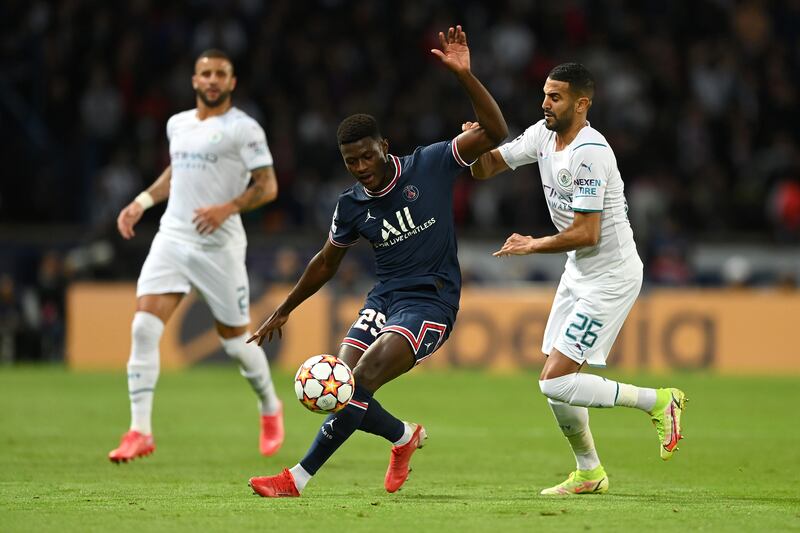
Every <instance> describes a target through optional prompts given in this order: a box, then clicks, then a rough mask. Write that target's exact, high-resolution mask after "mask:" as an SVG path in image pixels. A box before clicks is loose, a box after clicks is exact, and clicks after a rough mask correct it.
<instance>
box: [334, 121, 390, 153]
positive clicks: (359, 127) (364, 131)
mask: <svg viewBox="0 0 800 533" xmlns="http://www.w3.org/2000/svg"><path fill="white" fill-rule="evenodd" d="M364 137H370V138H372V139H378V140H380V139H383V135H381V131H380V128H378V121H377V120H375V117H373V116H372V115H366V114H364V113H358V114H356V115H350V116H349V117H347V118H346V119H344V120H343V121H342V123H341V124H339V128H338V129H337V130H336V139H337V140H338V141H339V145H340V146H341V145H343V144H347V143H352V142H356V141H359V140H361V139H363V138H364Z"/></svg>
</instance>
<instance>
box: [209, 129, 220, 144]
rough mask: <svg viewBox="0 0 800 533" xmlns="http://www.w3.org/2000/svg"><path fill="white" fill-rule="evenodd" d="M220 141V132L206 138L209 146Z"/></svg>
mask: <svg viewBox="0 0 800 533" xmlns="http://www.w3.org/2000/svg"><path fill="white" fill-rule="evenodd" d="M221 140H222V132H221V131H215V132H214V133H212V134H211V136H210V137H209V138H208V142H210V143H211V144H218V143H219V142H220V141H221Z"/></svg>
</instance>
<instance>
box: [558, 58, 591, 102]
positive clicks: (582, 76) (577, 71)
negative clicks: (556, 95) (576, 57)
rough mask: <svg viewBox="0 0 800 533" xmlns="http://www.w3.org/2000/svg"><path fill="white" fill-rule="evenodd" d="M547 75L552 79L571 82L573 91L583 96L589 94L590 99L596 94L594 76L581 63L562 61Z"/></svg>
mask: <svg viewBox="0 0 800 533" xmlns="http://www.w3.org/2000/svg"><path fill="white" fill-rule="evenodd" d="M547 77H548V78H550V79H551V80H556V81H565V82H567V83H569V88H570V90H571V91H573V92H574V93H576V94H579V95H581V96H587V97H589V99H590V100H591V98H592V97H593V96H594V76H592V73H591V72H589V69H587V68H586V67H584V66H583V65H581V64H580V63H561V64H560V65H558V66H556V67H555V68H553V70H551V71H550V74H548V75H547Z"/></svg>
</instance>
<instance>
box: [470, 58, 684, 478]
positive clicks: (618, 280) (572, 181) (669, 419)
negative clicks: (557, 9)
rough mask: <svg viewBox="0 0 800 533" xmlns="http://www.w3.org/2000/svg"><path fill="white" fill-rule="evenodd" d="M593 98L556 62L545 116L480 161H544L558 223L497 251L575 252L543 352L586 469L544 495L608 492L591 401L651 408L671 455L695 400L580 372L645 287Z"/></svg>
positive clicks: (485, 167) (547, 390) (602, 360)
mask: <svg viewBox="0 0 800 533" xmlns="http://www.w3.org/2000/svg"><path fill="white" fill-rule="evenodd" d="M593 95H594V79H593V78H592V75H591V74H590V73H589V71H588V70H586V68H585V67H583V66H582V65H579V64H577V63H565V64H562V65H559V66H557V67H555V68H554V69H553V70H552V71H551V72H550V74H549V75H548V78H547V80H546V82H545V84H544V101H543V103H542V109H543V110H544V119H543V120H540V121H539V122H537V123H536V124H534V125H533V126H531V127H529V128H528V129H527V130H525V132H524V133H523V134H522V135H520V136H519V137H517V138H516V139H514V140H513V141H511V142H509V143H506V144H504V145H503V146H501V147H500V148H498V149H496V150H492V151H491V152H489V153H487V154H484V155H483V156H481V157H480V158H479V159H478V161H477V162H476V163H475V164H474V165H473V166H472V167H471V171H472V174H473V175H474V176H475V177H477V178H488V177H491V176H494V175H495V174H498V173H500V172H503V171H505V170H508V169H509V168H510V169H512V170H513V169H516V168H517V167H519V166H521V165H527V164H530V163H537V162H538V164H539V172H540V174H541V179H542V186H543V188H544V193H545V197H546V200H547V205H548V208H549V210H550V218H551V219H552V220H553V223H554V224H555V226H556V228H558V230H559V233H558V234H556V235H552V236H547V237H541V238H534V237H531V236H525V235H519V234H517V233H514V234H513V235H511V236H510V237H509V238H508V239H507V240H506V242H505V244H504V245H503V247H502V248H501V249H500V250H498V251H497V252H495V253H494V255H495V256H497V257H505V256H509V255H527V254H542V253H563V252H566V253H567V262H566V267H565V271H564V274H563V275H562V276H561V282H560V283H559V285H558V290H557V291H556V296H555V300H554V301H553V307H552V309H551V312H550V318H549V319H548V321H547V326H546V328H545V332H544V342H543V345H542V351H543V352H544V353H545V355H547V356H548V357H547V360H546V362H545V364H544V368H543V369H542V373H541V376H540V378H539V380H540V381H539V387H540V388H541V391H542V394H544V395H545V396H546V397H547V401H548V403H549V404H550V408H551V409H552V411H553V414H554V415H555V418H556V421H557V422H558V425H559V427H560V428H561V430H562V432H563V433H564V435H565V436H566V438H567V440H568V441H569V443H570V446H571V447H572V451H573V453H574V454H575V459H576V461H577V469H576V471H574V472H572V473H571V474H570V475H569V477H568V478H567V479H566V480H565V481H563V482H562V483H560V484H558V485H556V486H554V487H551V488H548V489H545V490H543V491H542V494H590V493H603V492H606V491H607V490H608V476H607V475H606V472H605V470H604V469H603V466H602V464H601V463H600V459H599V458H598V456H597V451H596V450H595V446H594V440H593V439H592V433H591V430H590V429H589V412H588V409H587V407H613V406H615V405H622V406H625V407H634V408H637V409H641V410H642V411H644V412H646V413H648V414H649V415H650V417H651V419H652V421H653V423H654V425H655V427H656V431H657V433H658V439H659V450H660V454H661V458H662V459H664V460H667V459H669V458H671V457H672V454H673V453H674V452H675V450H676V448H677V444H678V440H680V439H681V412H682V410H683V408H684V402H685V401H686V399H685V396H684V393H683V392H682V391H680V390H678V389H669V388H666V389H658V390H656V389H648V388H643V387H637V386H634V385H627V384H625V383H617V382H615V381H610V380H607V379H605V378H601V377H599V376H595V375H591V374H581V373H579V371H580V369H581V368H582V367H583V365H584V364H585V363H588V364H589V365H590V366H605V364H606V357H607V356H608V352H609V350H610V349H611V346H612V344H613V343H614V340H615V339H616V337H617V334H618V333H619V331H620V328H621V327H622V323H623V322H624V321H625V317H627V315H628V312H629V311H630V309H631V307H632V306H633V303H634V301H635V300H636V296H637V295H638V294H639V289H640V288H641V285H642V261H641V260H640V259H639V255H638V253H637V252H636V245H635V243H634V241H633V232H632V231H631V226H630V223H629V222H628V216H627V203H626V201H625V195H624V190H623V183H622V178H621V177H620V173H619V170H618V169H617V161H616V158H615V157H614V152H613V151H612V150H611V148H610V147H609V145H608V141H607V140H606V139H605V137H603V136H602V135H601V134H600V133H599V132H598V131H597V130H595V129H594V128H592V127H591V126H590V125H589V122H588V121H587V120H586V115H587V112H588V111H589V108H590V107H591V105H592V97H593ZM472 127H477V125H476V124H474V123H465V124H464V127H463V129H464V130H465V131H469V129H470V128H472Z"/></svg>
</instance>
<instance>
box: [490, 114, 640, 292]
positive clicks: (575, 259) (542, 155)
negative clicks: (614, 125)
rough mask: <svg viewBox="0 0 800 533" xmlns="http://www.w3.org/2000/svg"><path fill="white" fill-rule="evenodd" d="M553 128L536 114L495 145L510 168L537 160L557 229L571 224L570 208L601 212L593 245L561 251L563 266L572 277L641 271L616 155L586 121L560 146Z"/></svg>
mask: <svg viewBox="0 0 800 533" xmlns="http://www.w3.org/2000/svg"><path fill="white" fill-rule="evenodd" d="M555 148H556V133H555V132H554V131H550V130H548V129H547V128H546V127H545V121H544V120H540V121H539V122H537V123H536V124H534V125H533V126H531V127H529V128H528V129H527V130H525V132H524V133H523V134H522V135H520V136H519V137H517V138H516V139H514V140H513V141H511V142H508V143H506V144H504V145H503V146H501V147H500V149H499V150H500V155H501V156H502V157H503V159H504V160H505V162H506V164H507V165H508V166H509V167H510V168H511V169H516V168H517V167H519V166H522V165H527V164H529V163H536V162H538V163H539V173H540V174H541V177H542V187H543V188H544V194H545V199H546V200H547V206H548V208H549V209H550V219H551V220H552V221H553V224H555V226H556V228H558V230H559V231H563V230H565V229H566V228H568V227H569V226H571V225H572V221H573V219H574V216H575V214H574V213H575V211H579V212H584V213H591V212H598V213H602V214H601V216H600V241H599V242H598V243H597V244H596V245H595V246H589V247H585V248H580V249H578V250H572V251H570V252H567V257H568V259H567V269H569V270H570V271H571V273H572V274H573V275H575V276H576V277H593V276H596V275H598V274H603V273H607V272H609V271H612V270H617V271H620V270H621V271H623V272H626V273H627V272H630V273H635V272H637V271H638V272H641V269H642V262H641V260H640V259H639V255H638V253H637V252H636V243H634V241H633V231H631V225H630V222H629V221H628V213H627V212H628V204H627V202H626V200H625V190H624V189H625V186H624V184H623V183H622V177H621V176H620V173H619V169H618V168H617V159H616V157H615V156H614V152H613V151H612V150H611V148H610V147H609V145H608V141H606V138H605V137H603V135H601V134H600V132H598V131H597V130H595V129H594V128H592V127H591V126H590V125H588V123H587V125H586V126H585V127H584V128H582V129H581V130H580V132H578V135H577V136H576V137H575V139H574V140H573V141H572V142H571V143H570V144H569V145H568V146H566V147H564V149H563V150H561V151H558V152H557V151H556V150H555Z"/></svg>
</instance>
